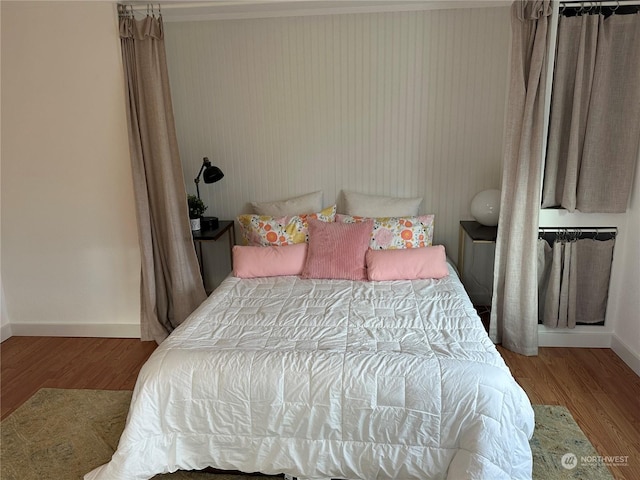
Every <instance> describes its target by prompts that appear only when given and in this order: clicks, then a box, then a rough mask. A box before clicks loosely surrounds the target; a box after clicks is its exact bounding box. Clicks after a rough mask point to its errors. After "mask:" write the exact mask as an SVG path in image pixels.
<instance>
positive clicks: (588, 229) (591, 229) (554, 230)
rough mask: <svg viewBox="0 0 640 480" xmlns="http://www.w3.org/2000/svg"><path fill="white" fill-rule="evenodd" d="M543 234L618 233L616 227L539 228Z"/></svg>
mask: <svg viewBox="0 0 640 480" xmlns="http://www.w3.org/2000/svg"><path fill="white" fill-rule="evenodd" d="M538 230H539V231H540V232H543V233H547V232H548V233H561V232H585V233H618V229H617V228H616V227H601V228H600V227H584V228H581V227H566V228H556V227H554V228H546V227H540V228H538Z"/></svg>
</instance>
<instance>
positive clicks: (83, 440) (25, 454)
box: [0, 388, 613, 480]
mask: <svg viewBox="0 0 640 480" xmlns="http://www.w3.org/2000/svg"><path fill="white" fill-rule="evenodd" d="M130 400H131V392H128V391H109V390H62V389H51V388H45V389H42V390H39V391H38V392H37V393H36V394H35V395H34V396H33V397H31V398H30V399H29V400H28V401H27V402H25V404H24V405H22V406H20V407H19V408H18V409H17V410H16V411H15V412H13V413H12V414H11V415H9V416H8V417H7V418H6V419H5V420H3V421H2V424H1V427H0V428H1V442H2V443H1V445H0V469H1V470H0V478H2V480H76V479H78V480H79V479H81V478H82V476H83V475H84V474H85V473H87V472H88V471H89V470H91V469H93V468H94V467H96V466H98V465H101V464H103V463H106V462H107V461H109V459H110V458H111V455H112V454H113V452H114V450H115V448H116V446H117V444H118V439H119V438H120V433H121V432H122V429H123V428H124V423H125V420H126V417H127V411H128V408H129V402H130ZM534 409H535V413H536V429H535V433H534V436H533V438H532V439H531V448H532V450H533V459H534V460H533V478H534V479H540V480H543V479H544V480H555V479H562V480H564V479H584V478H588V479H589V480H611V479H613V477H612V476H611V474H610V473H609V470H608V469H607V467H606V466H604V465H598V464H586V465H583V464H581V458H583V457H593V456H597V455H598V453H597V452H596V450H595V449H594V448H593V446H592V445H591V443H590V442H589V440H587V438H586V437H585V435H584V433H582V431H581V430H580V427H578V425H576V423H575V421H574V420H573V418H572V417H571V414H570V413H569V411H568V410H567V409H566V408H564V407H557V406H548V405H538V406H534ZM572 455H573V456H572ZM563 459H564V460H563ZM563 464H564V466H563ZM154 478H156V479H164V478H167V479H172V480H173V479H184V480H209V479H210V480H248V479H253V480H255V478H256V477H255V476H246V475H234V474H227V473H224V474H214V473H196V472H177V473H173V474H170V475H158V476H156V477H154ZM263 478H266V477H263ZM271 478H275V477H271Z"/></svg>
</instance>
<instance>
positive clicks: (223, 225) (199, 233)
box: [191, 220, 236, 294]
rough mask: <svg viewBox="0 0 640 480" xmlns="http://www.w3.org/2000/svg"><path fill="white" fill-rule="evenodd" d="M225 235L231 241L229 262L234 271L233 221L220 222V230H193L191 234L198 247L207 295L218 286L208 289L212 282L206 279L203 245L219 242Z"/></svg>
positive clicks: (197, 251)
mask: <svg viewBox="0 0 640 480" xmlns="http://www.w3.org/2000/svg"><path fill="white" fill-rule="evenodd" d="M225 234H226V235H227V236H228V239H229V262H230V263H229V265H230V266H231V269H233V246H234V245H235V243H236V239H235V232H234V229H233V220H220V221H219V222H218V228H216V229H214V230H193V231H192V232H191V235H192V236H193V243H194V245H195V247H196V254H197V255H198V263H199V265H200V274H201V275H202V282H203V283H204V285H205V290H206V292H207V294H209V293H211V292H212V291H213V290H214V289H215V287H216V286H217V285H216V286H210V288H207V287H208V286H209V285H208V283H210V282H207V281H206V279H205V277H206V275H205V268H204V257H203V252H202V244H203V243H205V242H217V241H218V240H219V239H220V238H222V237H223V236H224V235H225ZM225 263H226V262H225ZM226 273H228V272H226ZM226 273H224V275H226ZM216 283H219V282H216Z"/></svg>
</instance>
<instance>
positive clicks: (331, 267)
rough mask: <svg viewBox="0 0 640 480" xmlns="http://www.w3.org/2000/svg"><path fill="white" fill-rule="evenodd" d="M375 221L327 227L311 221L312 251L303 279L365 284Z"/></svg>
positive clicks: (310, 250)
mask: <svg viewBox="0 0 640 480" xmlns="http://www.w3.org/2000/svg"><path fill="white" fill-rule="evenodd" d="M372 229H373V221H372V220H367V221H364V222H361V223H335V222H331V223H327V222H321V221H319V220H315V219H310V220H309V248H308V250H307V261H306V263H305V266H304V270H303V271H302V278H332V279H344V280H366V279H367V264H366V262H365V255H366V253H367V249H368V248H369V240H370V238H371V230H372Z"/></svg>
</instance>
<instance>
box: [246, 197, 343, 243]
mask: <svg viewBox="0 0 640 480" xmlns="http://www.w3.org/2000/svg"><path fill="white" fill-rule="evenodd" d="M335 215H336V206H335V205H332V206H330V207H327V208H325V209H324V210H322V211H320V212H317V213H309V214H305V215H288V216H285V217H271V216H268V215H252V214H245V215H240V216H238V218H237V220H238V223H239V224H240V230H241V233H242V238H243V240H244V244H245V245H252V246H258V247H269V246H283V245H294V244H297V243H305V242H308V240H309V238H308V237H309V219H310V218H315V219H317V220H320V221H322V222H333V221H334V219H335Z"/></svg>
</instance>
